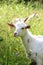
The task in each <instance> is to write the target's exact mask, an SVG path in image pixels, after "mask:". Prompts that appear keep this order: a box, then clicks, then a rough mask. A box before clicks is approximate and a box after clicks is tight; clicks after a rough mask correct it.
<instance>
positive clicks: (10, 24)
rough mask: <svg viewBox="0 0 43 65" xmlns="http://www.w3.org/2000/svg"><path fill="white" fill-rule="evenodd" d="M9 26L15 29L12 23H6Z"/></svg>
mask: <svg viewBox="0 0 43 65" xmlns="http://www.w3.org/2000/svg"><path fill="white" fill-rule="evenodd" d="M7 24H8V25H9V26H11V27H15V25H14V24H12V23H7Z"/></svg>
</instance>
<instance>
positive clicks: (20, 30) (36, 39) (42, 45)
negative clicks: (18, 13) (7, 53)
mask: <svg viewBox="0 0 43 65" xmlns="http://www.w3.org/2000/svg"><path fill="white" fill-rule="evenodd" d="M35 15H36V14H33V15H32V16H30V17H29V18H28V17H27V18H26V19H25V20H24V21H23V20H16V21H17V22H16V24H15V25H14V24H10V23H8V25H10V26H12V27H15V32H14V36H15V37H17V36H20V37H21V39H22V41H23V44H24V47H25V49H26V53H27V56H28V57H29V58H30V59H32V60H34V61H35V62H36V63H37V65H42V62H43V36H34V35H32V34H31V33H30V31H29V30H28V29H27V28H30V26H29V25H26V24H25V23H24V22H25V21H26V20H27V19H28V20H29V19H30V18H32V17H33V16H35ZM30 65H31V64H30Z"/></svg>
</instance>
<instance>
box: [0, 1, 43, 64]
mask: <svg viewBox="0 0 43 65" xmlns="http://www.w3.org/2000/svg"><path fill="white" fill-rule="evenodd" d="M34 12H37V13H38V14H39V16H38V18H37V17H34V18H32V19H31V20H29V21H27V22H26V24H29V25H30V26H31V28H30V31H31V33H32V34H33V35H43V0H0V65H29V63H30V62H31V60H30V59H27V58H26V55H25V48H24V46H23V44H22V40H21V38H20V37H17V38H15V37H14V35H13V34H14V28H11V29H10V28H9V26H8V25H7V22H11V21H12V18H18V17H22V18H25V17H27V16H30V15H31V14H33V13H34Z"/></svg>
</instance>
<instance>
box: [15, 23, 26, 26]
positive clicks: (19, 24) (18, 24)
mask: <svg viewBox="0 0 43 65" xmlns="http://www.w3.org/2000/svg"><path fill="white" fill-rule="evenodd" d="M15 26H16V27H24V26H26V24H25V23H24V22H17V23H16V24H15Z"/></svg>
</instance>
